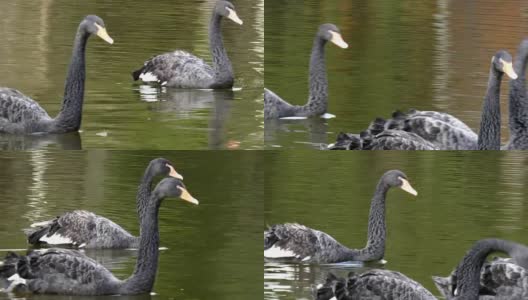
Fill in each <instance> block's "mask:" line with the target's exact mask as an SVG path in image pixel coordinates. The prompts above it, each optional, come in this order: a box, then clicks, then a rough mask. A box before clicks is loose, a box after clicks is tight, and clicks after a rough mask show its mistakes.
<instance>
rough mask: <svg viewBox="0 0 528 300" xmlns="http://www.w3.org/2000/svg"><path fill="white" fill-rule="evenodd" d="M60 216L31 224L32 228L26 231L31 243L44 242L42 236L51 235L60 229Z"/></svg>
mask: <svg viewBox="0 0 528 300" xmlns="http://www.w3.org/2000/svg"><path fill="white" fill-rule="evenodd" d="M59 227H60V225H59V224H58V217H57V218H55V219H53V220H49V221H45V222H39V223H35V224H32V225H31V228H28V229H25V230H24V232H25V233H26V235H27V239H28V243H29V244H30V245H37V244H40V243H42V238H43V237H45V236H48V235H51V234H52V233H54V232H55V231H57V230H58V229H59Z"/></svg>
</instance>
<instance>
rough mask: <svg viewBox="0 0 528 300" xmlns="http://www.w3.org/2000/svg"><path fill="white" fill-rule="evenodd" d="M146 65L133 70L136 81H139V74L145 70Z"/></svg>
mask: <svg viewBox="0 0 528 300" xmlns="http://www.w3.org/2000/svg"><path fill="white" fill-rule="evenodd" d="M145 67H146V66H143V67H141V68H140V69H138V70H135V71H134V72H132V78H133V79H134V81H137V80H138V79H139V76H140V75H141V73H143V71H144V70H145Z"/></svg>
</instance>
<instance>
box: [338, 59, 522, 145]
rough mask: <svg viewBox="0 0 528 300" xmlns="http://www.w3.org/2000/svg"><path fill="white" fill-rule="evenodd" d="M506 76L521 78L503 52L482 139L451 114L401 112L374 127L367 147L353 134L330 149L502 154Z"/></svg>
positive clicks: (494, 70) (495, 67)
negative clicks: (502, 101)
mask: <svg viewBox="0 0 528 300" xmlns="http://www.w3.org/2000/svg"><path fill="white" fill-rule="evenodd" d="M504 73H506V74H507V75H508V76H509V77H510V78H512V79H515V78H517V74H516V72H515V71H514V69H513V65H512V57H511V55H510V54H509V53H508V52H506V51H503V50H501V51H499V52H497V54H495V55H494V56H493V57H492V60H491V66H490V71H489V81H488V86H487V91H486V95H485V97H484V104H483V109H482V117H481V124H480V131H479V134H478V135H477V134H476V133H475V132H473V130H471V128H469V126H467V125H466V124H465V123H464V122H462V121H460V120H459V119H457V118H456V117H454V116H452V115H450V114H447V113H442V112H436V111H418V110H410V111H409V112H407V113H402V112H399V111H397V112H394V113H393V115H392V118H391V119H389V120H383V119H381V118H378V119H376V120H375V121H373V122H372V123H371V126H370V127H369V129H368V130H366V131H365V132H364V133H362V136H364V137H365V138H366V139H367V143H365V142H363V141H362V140H363V139H360V140H359V141H356V140H355V139H347V136H353V135H352V134H348V135H347V134H340V135H339V136H338V138H337V139H336V143H334V144H330V145H329V146H328V149H332V150H333V149H336V150H341V149H345V150H477V149H478V150H500V126H501V122H500V83H501V80H502V76H503V74H504ZM372 129H374V130H372ZM404 132H406V133H404ZM349 140H351V141H350V143H349ZM378 140H379V141H378ZM363 144H366V145H367V146H368V147H360V148H359V149H358V147H357V146H358V145H359V146H362V145H363Z"/></svg>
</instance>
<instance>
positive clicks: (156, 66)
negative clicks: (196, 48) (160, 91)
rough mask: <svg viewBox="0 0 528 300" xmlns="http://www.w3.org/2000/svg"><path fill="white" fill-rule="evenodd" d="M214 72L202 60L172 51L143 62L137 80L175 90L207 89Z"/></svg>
mask: <svg viewBox="0 0 528 300" xmlns="http://www.w3.org/2000/svg"><path fill="white" fill-rule="evenodd" d="M214 76H215V72H214V70H213V68H212V67H211V66H209V65H208V64H207V63H206V62H205V61H204V60H202V59H200V58H198V57H196V56H194V55H192V54H190V53H188V52H185V51H180V50H177V51H173V52H169V53H164V54H161V55H158V56H155V57H153V58H151V59H150V60H148V61H147V62H145V65H144V67H143V69H142V72H141V74H140V75H139V78H140V79H141V80H142V81H145V82H157V83H159V84H161V85H166V86H170V87H177V88H208V87H209V85H211V84H213V82H214Z"/></svg>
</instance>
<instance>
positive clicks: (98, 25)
mask: <svg viewBox="0 0 528 300" xmlns="http://www.w3.org/2000/svg"><path fill="white" fill-rule="evenodd" d="M81 26H82V28H84V30H86V32H88V33H89V34H95V35H97V36H98V37H100V38H102V39H103V40H104V41H105V42H107V43H109V44H113V43H114V39H112V38H111V37H110V36H109V35H108V32H106V27H105V24H104V21H103V19H101V18H99V17H98V16H95V15H90V16H86V18H84V20H83V21H82V22H81Z"/></svg>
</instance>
